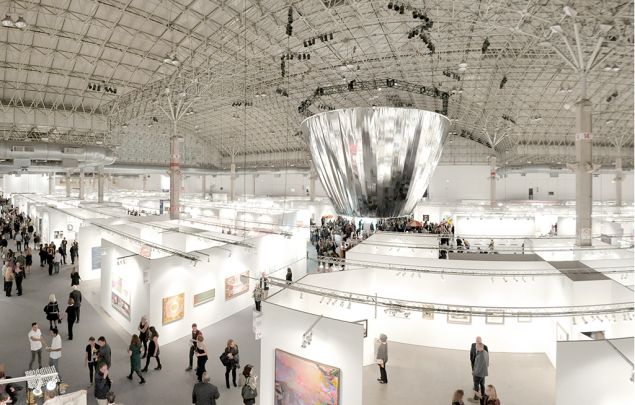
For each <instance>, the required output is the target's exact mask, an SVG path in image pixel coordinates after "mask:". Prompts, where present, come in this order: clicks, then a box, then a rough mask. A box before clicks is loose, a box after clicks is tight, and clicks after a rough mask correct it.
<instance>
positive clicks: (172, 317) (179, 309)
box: [162, 293, 185, 325]
mask: <svg viewBox="0 0 635 405" xmlns="http://www.w3.org/2000/svg"><path fill="white" fill-rule="evenodd" d="M184 317H185V293H181V294H177V295H173V296H171V297H166V298H163V316H162V324H163V325H167V324H169V323H172V322H176V321H179V320H181V319H183V318H184Z"/></svg>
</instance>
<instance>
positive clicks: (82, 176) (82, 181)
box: [79, 169, 84, 201]
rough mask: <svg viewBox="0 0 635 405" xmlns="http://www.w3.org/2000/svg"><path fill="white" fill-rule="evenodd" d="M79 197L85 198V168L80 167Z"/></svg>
mask: <svg viewBox="0 0 635 405" xmlns="http://www.w3.org/2000/svg"><path fill="white" fill-rule="evenodd" d="M79 199H80V201H81V200H83V199H84V169H79Z"/></svg>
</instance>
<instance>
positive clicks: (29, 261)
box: [24, 246, 33, 274]
mask: <svg viewBox="0 0 635 405" xmlns="http://www.w3.org/2000/svg"><path fill="white" fill-rule="evenodd" d="M24 266H25V267H26V273H27V274H31V266H33V250H31V247H30V246H29V247H28V248H26V252H25V254H24Z"/></svg>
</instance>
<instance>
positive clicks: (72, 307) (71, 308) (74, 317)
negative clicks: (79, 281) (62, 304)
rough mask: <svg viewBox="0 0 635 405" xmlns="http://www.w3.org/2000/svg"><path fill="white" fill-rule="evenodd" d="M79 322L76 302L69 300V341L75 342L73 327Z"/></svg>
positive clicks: (67, 311)
mask: <svg viewBox="0 0 635 405" xmlns="http://www.w3.org/2000/svg"><path fill="white" fill-rule="evenodd" d="M75 321H77V309H76V308H75V300H73V299H72V298H69V299H68V306H67V307H66V324H67V325H68V340H73V325H75Z"/></svg>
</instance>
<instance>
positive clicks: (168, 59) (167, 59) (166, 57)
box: [163, 55, 172, 63]
mask: <svg viewBox="0 0 635 405" xmlns="http://www.w3.org/2000/svg"><path fill="white" fill-rule="evenodd" d="M163 63H172V57H171V56H170V55H165V58H163Z"/></svg>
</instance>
